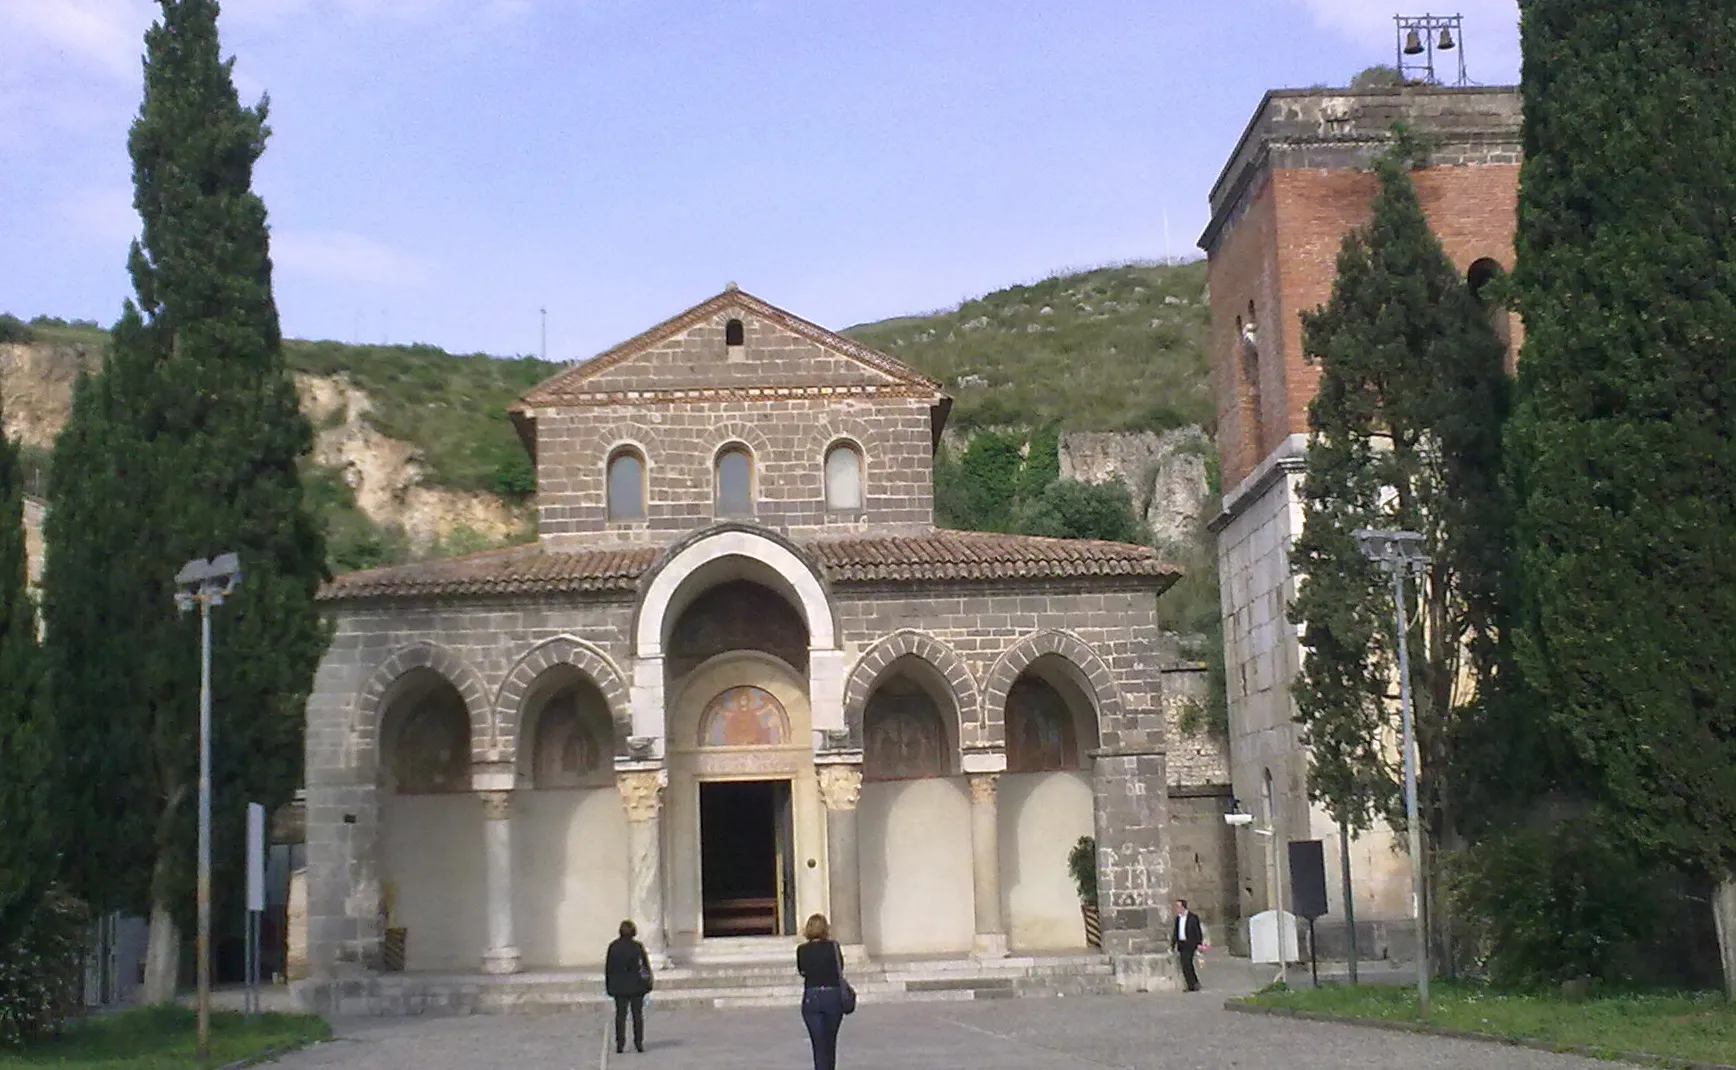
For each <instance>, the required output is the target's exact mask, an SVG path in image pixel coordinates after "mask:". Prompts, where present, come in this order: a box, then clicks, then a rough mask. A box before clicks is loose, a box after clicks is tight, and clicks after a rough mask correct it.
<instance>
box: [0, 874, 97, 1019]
mask: <svg viewBox="0 0 1736 1070" xmlns="http://www.w3.org/2000/svg"><path fill="white" fill-rule="evenodd" d="M86 921H87V914H86V911H85V908H84V904H83V903H81V902H79V901H78V900H76V899H74V898H72V897H71V896H69V895H67V894H65V893H64V892H61V891H59V890H52V891H50V892H49V893H48V895H47V896H45V897H44V899H43V901H42V903H41V904H40V905H39V906H38V907H37V908H36V913H35V914H34V915H33V916H32V917H31V919H30V921H29V922H28V923H26V925H25V928H24V932H23V934H22V935H21V936H19V937H18V938H17V939H16V940H15V941H13V943H12V944H11V945H10V946H8V947H4V948H0V1047H9V1046H17V1045H19V1044H23V1043H24V1042H25V1041H28V1040H32V1039H34V1038H36V1037H41V1036H48V1035H52V1034H54V1033H58V1032H59V1031H60V1028H61V1026H62V1025H63V1024H64V1023H65V1022H66V1019H67V1018H68V1017H69V1016H70V1015H71V1014H72V1012H73V1011H74V1009H75V1008H76V1007H77V1006H78V997H79V982H80V980H81V967H82V963H81V961H80V956H81V954H82V953H83V950H84V938H85V923H86Z"/></svg>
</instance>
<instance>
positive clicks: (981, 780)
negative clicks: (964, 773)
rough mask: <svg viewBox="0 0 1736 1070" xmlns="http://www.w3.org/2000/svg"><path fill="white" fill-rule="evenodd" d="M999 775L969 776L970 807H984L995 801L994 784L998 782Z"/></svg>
mask: <svg viewBox="0 0 1736 1070" xmlns="http://www.w3.org/2000/svg"><path fill="white" fill-rule="evenodd" d="M1000 776H1001V775H1000V774H999V773H972V774H971V776H970V778H969V779H970V801H971V803H972V805H976V806H984V805H987V804H989V803H992V802H994V801H995V790H996V782H997V781H999V780H1000Z"/></svg>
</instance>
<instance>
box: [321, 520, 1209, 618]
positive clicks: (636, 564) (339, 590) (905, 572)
mask: <svg viewBox="0 0 1736 1070" xmlns="http://www.w3.org/2000/svg"><path fill="white" fill-rule="evenodd" d="M802 548H803V549H804V550H806V551H807V552H808V553H809V554H811V555H812V556H813V558H814V560H815V561H816V562H817V563H818V564H819V566H820V569H821V571H823V572H824V573H825V575H826V578H827V579H828V580H830V581H831V582H833V583H837V584H851V583H885V582H921V581H953V582H957V581H966V580H996V579H1086V578H1115V577H1125V578H1132V577H1139V578H1144V579H1147V580H1149V581H1151V582H1150V586H1152V587H1154V588H1156V589H1157V590H1159V591H1162V590H1164V589H1166V588H1168V587H1169V585H1170V584H1172V583H1174V582H1175V580H1177V579H1178V578H1180V576H1181V569H1180V568H1178V567H1176V566H1175V565H1172V564H1169V563H1168V562H1166V561H1164V560H1163V558H1162V557H1160V556H1159V555H1158V552H1157V551H1156V550H1153V549H1151V548H1150V547H1148V546H1134V545H1130V544H1127V543H1119V542H1097V541H1094V540H1090V539H1044V538H1037V537H1035V536H1029V535H994V534H988V533H984V532H974V531H942V530H937V531H934V532H933V533H931V534H927V535H887V536H877V537H868V538H845V539H815V540H809V541H806V542H804V543H803V544H802ZM662 552H663V550H662V548H661V547H656V546H646V547H629V548H612V547H611V548H602V549H590V550H575V551H562V552H556V551H547V550H543V549H541V548H540V547H537V546H515V547H512V548H510V549H506V550H491V551H488V552H485V553H480V554H470V555H468V556H466V557H455V558H450V559H448V560H445V561H425V562H418V563H415V564H409V565H395V566H392V567H389V568H376V569H368V570H366V571H363V572H351V573H347V574H345V575H343V576H339V577H337V578H336V579H334V580H333V581H332V582H330V583H328V584H326V586H325V587H324V588H323V589H322V590H321V591H320V598H321V599H322V600H324V601H352V600H365V599H376V598H432V597H451V596H454V595H458V596H463V595H503V594H557V593H566V592H575V591H630V590H633V589H634V588H635V587H636V586H637V584H638V581H639V578H640V577H641V576H643V575H644V574H645V572H646V571H647V570H649V569H650V568H651V566H652V565H654V564H655V563H656V561H657V558H658V557H659V556H660V555H661V554H662Z"/></svg>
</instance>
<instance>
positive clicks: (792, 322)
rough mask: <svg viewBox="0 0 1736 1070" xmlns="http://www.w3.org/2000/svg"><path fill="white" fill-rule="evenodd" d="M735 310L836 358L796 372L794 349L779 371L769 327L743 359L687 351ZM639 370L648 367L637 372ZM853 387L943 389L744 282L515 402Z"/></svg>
mask: <svg viewBox="0 0 1736 1070" xmlns="http://www.w3.org/2000/svg"><path fill="white" fill-rule="evenodd" d="M729 318H741V319H744V320H752V321H755V323H756V325H760V326H764V327H769V328H770V329H771V330H772V331H774V332H777V333H778V334H780V335H782V336H786V338H787V339H796V340H802V341H805V342H807V343H809V344H811V346H813V347H817V349H818V350H819V351H820V354H823V355H824V356H826V357H828V358H831V359H829V360H828V361H826V364H827V365H829V368H820V367H818V366H817V364H818V363H819V362H818V361H817V360H816V361H815V362H814V363H815V365H816V366H815V367H813V368H811V369H806V370H808V371H809V372H810V373H811V374H806V375H804V374H800V373H799V372H798V373H796V374H794V375H792V374H791V373H790V372H789V371H788V367H789V365H790V363H791V361H792V360H793V361H795V362H797V363H798V364H799V363H800V361H801V358H800V356H799V354H798V355H796V356H795V357H793V358H791V357H787V356H786V358H785V361H784V366H783V367H784V370H783V371H782V372H781V373H772V372H770V371H768V370H767V365H766V362H763V361H760V358H761V357H763V356H764V354H765V353H766V352H767V351H768V350H770V349H773V348H777V347H775V346H772V345H771V344H770V343H771V342H772V341H773V340H771V339H768V338H766V337H764V336H763V335H759V336H757V337H750V339H749V343H748V345H747V346H746V347H744V349H745V353H744V358H743V363H742V364H741V365H739V366H738V365H735V364H733V363H726V362H725V359H726V358H725V353H724V347H723V346H722V345H721V344H720V343H713V344H710V345H708V346H705V347H703V349H701V348H692V349H691V350H690V351H685V352H684V351H682V350H681V349H680V345H681V343H682V340H683V339H684V338H685V337H686V336H687V335H688V334H689V332H693V331H694V330H695V329H696V328H702V327H706V326H707V325H709V324H712V323H723V322H725V321H726V320H727V319H729ZM817 356H818V355H817ZM657 361H664V362H665V363H667V364H668V365H669V367H652V365H653V364H654V363H655V362H657ZM636 371H637V372H639V373H640V374H635V372H636ZM852 387H854V388H858V389H862V390H864V391H866V392H870V393H895V394H902V395H905V396H909V395H911V394H918V395H922V396H929V395H933V396H935V397H936V399H937V400H938V398H939V395H940V394H941V393H942V387H941V385H940V384H939V383H938V382H935V381H934V380H933V379H930V378H928V377H927V376H925V375H923V374H922V373H921V372H918V371H917V370H916V369H915V368H912V367H911V366H910V365H908V364H905V363H904V362H903V361H900V360H897V359H895V358H893V357H889V356H887V355H886V354H884V353H880V352H877V351H876V350H873V349H870V348H868V347H867V346H865V345H862V344H861V343H859V342H855V341H852V340H851V339H849V338H845V337H844V336H843V335H841V334H837V333H835V332H833V331H828V330H826V329H825V328H824V327H820V326H818V325H816V324H813V323H809V322H808V321H807V320H804V319H802V318H801V317H799V316H795V315H792V314H790V313H788V312H786V311H784V310H783V309H781V308H778V307H777V306H776V305H772V304H769V303H768V302H765V301H762V300H760V299H759V298H757V297H755V296H753V295H752V294H750V293H747V292H745V291H743V290H739V289H735V288H730V289H727V290H724V291H723V292H722V293H720V294H718V295H717V296H715V297H712V298H711V299H709V300H707V301H703V302H701V303H699V304H697V305H694V306H693V307H692V308H690V309H688V310H687V311H685V312H683V313H681V314H680V315H678V316H675V317H673V318H671V319H667V320H664V321H663V322H662V323H659V324H658V325H657V326H655V327H652V328H651V329H650V330H648V331H645V332H643V333H642V334H639V335H637V336H636V337H633V338H629V339H628V340H627V341H625V342H622V343H621V344H620V345H617V346H615V347H613V348H611V349H609V350H607V351H605V352H603V353H599V354H598V355H597V356H595V357H592V358H591V359H590V360H587V361H585V362H584V363H582V364H578V365H575V366H574V367H572V368H568V369H567V370H566V371H563V372H561V373H560V374H558V375H556V376H554V377H553V378H551V379H548V380H547V381H545V382H543V383H542V384H540V385H538V386H536V387H534V388H533V389H531V391H530V392H529V393H527V394H525V395H524V397H523V398H521V399H520V400H519V403H518V404H517V405H515V406H513V409H514V410H515V411H519V412H523V411H524V410H526V409H533V408H549V407H554V408H558V407H560V406H562V405H568V404H586V403H593V404H594V403H596V402H597V401H598V400H601V399H603V398H608V397H616V396H619V395H622V394H631V395H633V396H638V397H644V396H647V395H651V396H656V395H659V394H664V393H672V394H691V393H692V392H694V391H695V390H700V391H703V390H706V389H712V388H716V389H730V390H740V389H744V388H745V389H751V390H753V391H755V392H758V391H777V390H784V389H790V388H796V389H825V390H832V389H840V390H845V391H848V390H850V389H851V388H852Z"/></svg>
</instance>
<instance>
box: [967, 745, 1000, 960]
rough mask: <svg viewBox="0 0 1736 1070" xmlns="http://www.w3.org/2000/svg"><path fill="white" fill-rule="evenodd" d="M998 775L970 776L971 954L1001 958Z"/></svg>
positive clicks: (982, 774) (980, 774)
mask: <svg viewBox="0 0 1736 1070" xmlns="http://www.w3.org/2000/svg"><path fill="white" fill-rule="evenodd" d="M999 777H1000V774H998V773H972V774H971V775H970V855H971V883H972V886H973V887H974V889H975V892H976V938H975V939H974V940H973V941H972V944H971V952H972V954H974V955H976V956H978V957H980V958H1004V957H1005V956H1006V954H1007V929H1006V925H1004V924H1003V923H1002V921H1001V842H1000V841H1001V823H1000V809H999V807H998V806H997V805H996V802H995V793H996V781H997V780H998V779H999Z"/></svg>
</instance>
